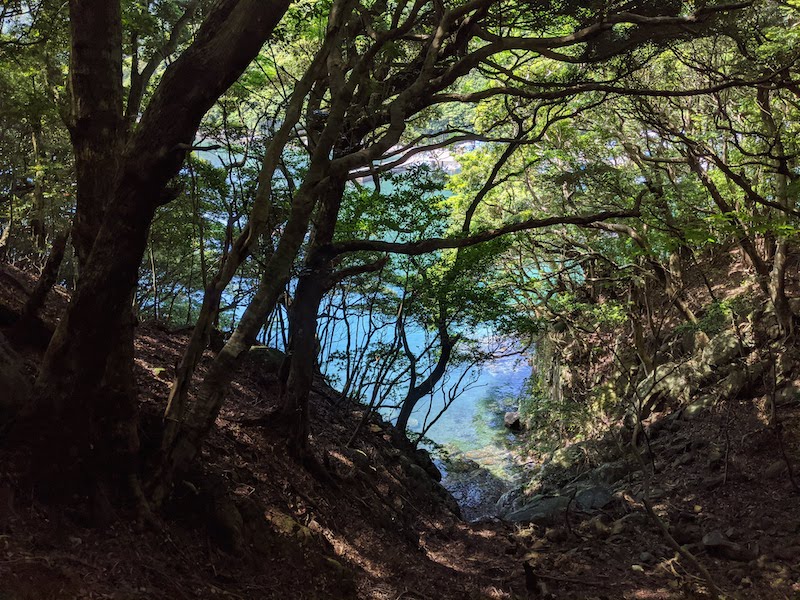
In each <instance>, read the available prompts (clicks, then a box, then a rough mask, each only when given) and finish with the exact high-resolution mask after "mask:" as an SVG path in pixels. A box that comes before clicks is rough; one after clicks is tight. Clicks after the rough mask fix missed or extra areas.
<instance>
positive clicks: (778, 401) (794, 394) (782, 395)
mask: <svg viewBox="0 0 800 600" xmlns="http://www.w3.org/2000/svg"><path fill="white" fill-rule="evenodd" d="M798 402H800V386H798V382H796V381H791V382H789V383H788V384H786V385H784V386H783V387H781V388H780V389H779V390H777V391H776V392H775V405H776V406H786V405H787V404H797V403H798Z"/></svg>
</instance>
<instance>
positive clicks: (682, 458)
mask: <svg viewBox="0 0 800 600" xmlns="http://www.w3.org/2000/svg"><path fill="white" fill-rule="evenodd" d="M693 460H694V455H693V454H692V453H691V452H686V453H685V454H680V455H678V456H677V457H676V458H675V460H673V461H672V466H673V468H675V467H682V466H684V465H688V464H689V463H690V462H692V461H693Z"/></svg>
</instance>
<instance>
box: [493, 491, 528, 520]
mask: <svg viewBox="0 0 800 600" xmlns="http://www.w3.org/2000/svg"><path fill="white" fill-rule="evenodd" d="M524 499H525V493H524V491H523V489H522V488H519V487H517V488H512V489H510V490H508V491H507V492H505V493H503V494H502V495H501V496H500V498H498V499H497V503H496V504H495V507H496V509H497V513H496V514H497V515H498V516H500V517H504V516H505V515H507V514H509V513H512V512H514V511H516V510H518V509H519V508H520V507H521V506H522V502H523V501H524Z"/></svg>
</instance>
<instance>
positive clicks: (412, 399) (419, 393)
mask: <svg viewBox="0 0 800 600" xmlns="http://www.w3.org/2000/svg"><path fill="white" fill-rule="evenodd" d="M440 316H441V315H440ZM438 328H439V339H440V343H441V348H440V350H439V360H438V361H436V366H435V367H434V368H433V370H432V371H431V372H430V374H429V375H428V376H427V377H426V378H425V380H424V381H423V382H422V383H420V384H419V385H416V386H413V387H411V388H409V390H408V392H407V393H406V397H405V398H404V399H403V403H402V405H401V407H400V414H399V415H398V417H397V422H396V423H395V427H396V428H397V429H398V430H399V431H400V432H401V433H402V434H403V435H405V432H406V429H407V428H408V420H409V419H410V418H411V413H412V412H414V408H415V407H416V406H417V402H419V401H420V400H421V399H422V398H424V397H425V396H427V395H428V394H430V393H431V392H432V391H433V389H434V388H435V387H436V384H437V383H439V381H440V380H441V378H442V377H443V376H444V374H445V371H447V365H448V363H449V362H450V356H451V355H452V353H453V348H455V345H456V342H457V341H458V338H457V337H456V338H453V337H450V333H449V332H448V331H447V323H446V322H445V320H444V319H443V318H440V319H439V323H438Z"/></svg>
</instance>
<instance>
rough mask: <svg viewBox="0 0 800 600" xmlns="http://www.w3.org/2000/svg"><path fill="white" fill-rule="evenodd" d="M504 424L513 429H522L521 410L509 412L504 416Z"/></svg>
mask: <svg viewBox="0 0 800 600" xmlns="http://www.w3.org/2000/svg"><path fill="white" fill-rule="evenodd" d="M503 425H505V426H506V428H507V429H510V430H511V431H522V421H521V420H520V418H519V411H513V412H507V413H506V414H505V416H504V417H503Z"/></svg>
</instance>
